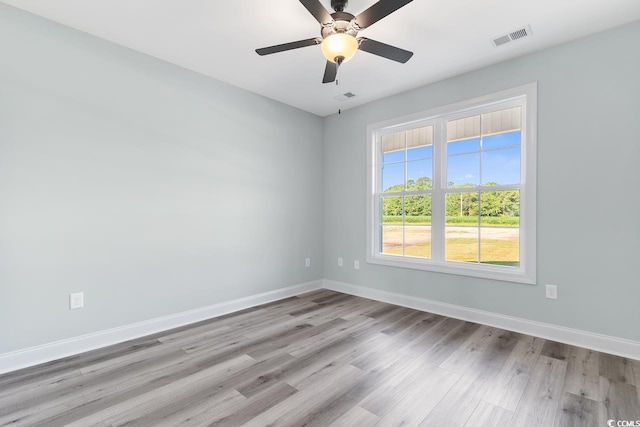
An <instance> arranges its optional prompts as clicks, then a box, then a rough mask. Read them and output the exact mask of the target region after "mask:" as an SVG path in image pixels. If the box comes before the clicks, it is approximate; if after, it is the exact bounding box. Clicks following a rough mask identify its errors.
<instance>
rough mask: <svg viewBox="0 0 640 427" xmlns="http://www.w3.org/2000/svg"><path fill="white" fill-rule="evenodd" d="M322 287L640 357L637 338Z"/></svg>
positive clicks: (328, 284)
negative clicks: (601, 333) (634, 339)
mask: <svg viewBox="0 0 640 427" xmlns="http://www.w3.org/2000/svg"><path fill="white" fill-rule="evenodd" d="M323 287H324V288H326V289H330V290H332V291H337V292H342V293H345V294H350V295H355V296H359V297H364V298H369V299H372V300H376V301H381V302H386V303H389V304H394V305H400V306H403V307H409V308H413V309H416V310H420V311H426V312H429V313H435V314H440V315H443V316H447V317H453V318H456V319H461V320H466V321H470V322H475V323H480V324H483V325H488V326H494V327H497V328H500V329H506V330H509V331H513V332H520V333H523V334H527V335H533V336H536V337H540V338H544V339H549V340H553V341H558V342H562V343H565V344H571V345H575V346H579V347H584V348H588V349H591V350H596V351H600V352H604V353H610V354H615V355H617V356H622V357H628V358H631V359H636V360H640V342H637V341H631V340H626V339H623V338H616V337H611V336H608V335H600V334H595V333H592V332H586V331H581V330H578V329H571V328H565V327H563V326H556V325H552V324H549V323H542V322H536V321H533V320H527V319H522V318H518V317H513V316H505V315H503V314H497V313H491V312H488V311H482V310H476V309H473V308H467V307H462V306H459V305H453V304H447V303H442V302H437V301H431V300H428V299H424V298H418V297H412V296H407V295H402V294H398V293H393V292H386V291H381V290H378V289H372V288H367V287H363V286H356V285H351V284H349V283H343V282H336V281H333V280H326V279H325V280H324V286H323Z"/></svg>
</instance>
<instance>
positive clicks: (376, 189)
mask: <svg viewBox="0 0 640 427" xmlns="http://www.w3.org/2000/svg"><path fill="white" fill-rule="evenodd" d="M508 108H521V111H522V115H521V123H520V124H519V132H520V137H521V139H520V145H519V149H520V157H519V160H520V180H519V182H515V181H517V179H516V180H515V181H514V182H509V183H506V185H502V184H500V185H496V183H491V184H484V185H483V181H478V183H477V185H476V184H465V186H452V182H451V181H450V180H448V177H447V166H448V163H447V162H448V160H447V149H448V148H447V147H448V143H452V142H456V141H455V138H458V136H455V137H454V135H453V131H450V130H449V129H448V126H447V124H449V126H450V125H451V124H452V122H453V121H455V120H457V119H460V118H466V117H467V118H468V117H471V116H474V117H478V116H479V115H485V114H488V113H492V112H496V111H505V109H508ZM536 116H537V84H536V83H535V82H534V83H529V84H526V85H523V86H519V87H516V88H512V89H508V90H505V91H501V92H498V93H493V94H490V95H486V96H482V97H479V98H474V99H470V100H467V101H462V102H458V103H455V104H452V105H447V106H444V107H439V108H435V109H432V110H429V111H425V112H422V113H417V114H412V115H410V116H405V117H400V118H396V119H391V120H387V121H384V122H380V123H374V124H371V125H369V126H368V127H367V218H366V224H367V242H366V244H367V262H368V263H371V264H381V265H388V266H393V267H401V268H412V269H419V270H427V271H435V272H440V273H450V274H458V275H465V276H473V277H481V278H488V279H495V280H505V281H511V282H519V283H528V284H534V283H535V282H536V128H537V117H536ZM483 117H484V116H483ZM483 120H484V118H483ZM482 126H484V125H482ZM424 128H428V129H429V132H431V134H432V136H430V137H429V138H431V137H432V142H429V144H432V147H431V150H432V152H431V154H430V155H431V156H432V161H433V163H432V166H433V169H432V176H431V177H430V178H429V179H430V180H431V181H430V182H429V184H428V185H427V186H423V187H411V188H410V187H409V184H406V185H405V184H404V183H406V182H408V181H407V179H408V178H407V172H406V170H407V169H408V166H405V178H404V179H405V181H404V182H403V184H401V185H400V186H398V185H396V186H394V187H393V188H392V189H391V190H390V189H389V188H386V190H385V189H384V188H383V185H382V180H383V179H382V178H383V176H382V170H383V167H384V166H387V167H388V166H389V164H386V165H383V162H386V161H387V160H383V157H384V156H385V153H384V151H385V150H383V149H381V147H382V144H383V142H382V141H383V137H385V136H388V138H387V140H386V141H390V138H391V137H390V136H389V135H397V134H398V133H399V132H400V133H402V131H409V130H414V131H415V130H417V129H424ZM448 132H449V133H450V135H449V136H447V133H448ZM481 132H484V131H481ZM405 134H408V132H405ZM481 134H482V133H481ZM407 138H408V137H405V142H404V144H405V151H407V150H408V149H407V147H408V146H409V145H408V144H409V143H408V142H406V141H407ZM430 141H431V140H430ZM393 143H394V142H393V141H391V142H385V144H393ZM481 144H482V143H481ZM389 146H390V145H389ZM481 146H482V145H481ZM389 150H390V149H389ZM481 150H482V148H481ZM387 151H388V150H387ZM478 156H479V157H480V158H482V153H480V154H478ZM407 159H408V155H407V154H405V160H404V162H405V163H407V164H408V163H410V162H409V160H407ZM430 161H431V160H430ZM402 162H403V161H402V160H400V161H399V163H402ZM480 162H482V160H480ZM480 168H481V166H480ZM452 170H453V167H452ZM480 174H482V172H480ZM402 185H405V187H404V189H403V188H402ZM384 187H387V185H386V184H385V185H384ZM385 191H386V192H385ZM499 191H514V192H519V212H518V215H519V221H518V225H517V227H518V228H517V229H518V233H519V235H518V237H519V240H518V244H517V249H518V257H519V259H518V262H514V263H510V264H509V263H504V264H505V265H499V264H498V265H496V264H493V263H488V262H487V263H485V262H482V258H481V256H480V245H481V244H480V242H481V238H480V237H478V238H477V240H478V262H461V261H458V260H453V261H452V260H448V259H447V256H446V250H445V246H446V244H448V243H446V242H445V240H446V237H445V230H446V229H447V226H450V225H451V224H447V222H448V221H449V220H450V219H448V218H449V217H447V209H448V208H447V206H445V205H446V200H447V199H446V196H447V194H449V195H451V194H455V193H460V194H462V193H467V192H471V193H475V194H478V195H479V197H478V199H481V198H482V197H483V196H482V195H483V192H485V193H487V192H494V193H495V192H499ZM394 196H397V197H398V198H399V199H402V200H403V202H402V214H401V221H402V222H401V224H402V225H401V227H402V240H401V244H402V250H401V253H399V254H398V253H389V252H388V251H386V249H383V248H384V246H383V245H382V239H383V237H382V235H383V231H382V230H383V229H384V226H385V225H386V223H385V222H384V221H386V218H387V217H384V218H385V219H383V213H382V208H381V200H382V199H384V198H389V197H394ZM407 196H426V197H430V199H429V200H430V205H429V210H430V218H429V221H430V227H429V230H430V237H429V238H430V248H429V250H430V253H429V254H428V255H425V256H410V255H407V254H406V253H405V249H404V248H405V246H404V245H405V240H404V239H405V237H404V236H405V234H406V232H405V229H408V228H410V226H407V225H406V224H408V222H405V220H406V217H405V215H407V213H406V210H405V208H406V203H408V202H406V201H405V200H407V199H406V197H407ZM399 199H398V200H399ZM462 203H463V202H462V196H461V201H460V206H462ZM477 203H478V204H479V203H480V202H479V201H478V202H477ZM476 209H477V211H478V213H477V216H478V224H477V229H478V233H480V232H481V230H482V229H483V226H484V225H483V221H484V219H483V218H484V217H483V215H484V214H483V213H482V211H481V208H480V207H476Z"/></svg>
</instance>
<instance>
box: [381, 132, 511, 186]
mask: <svg viewBox="0 0 640 427" xmlns="http://www.w3.org/2000/svg"><path fill="white" fill-rule="evenodd" d="M520 141H521V131H516V132H508V133H503V134H499V135H491V136H485V137H483V139H482V151H481V150H480V138H471V139H466V140H461V141H454V142H450V143H448V144H447V182H448V183H453V186H458V185H464V184H472V185H480V184H487V183H492V182H494V183H497V184H500V185H507V184H519V183H520V158H521V156H520ZM432 156H433V146H431V145H428V146H422V147H416V148H412V149H409V150H407V151H406V157H407V159H406V160H408V162H406V163H405V151H404V150H400V151H393V152H389V153H384V156H383V162H384V163H385V165H384V166H383V168H382V189H383V191H385V190H387V189H388V188H389V187H392V186H395V185H398V184H402V183H404V177H405V164H406V165H407V166H406V167H407V170H406V172H407V179H413V180H414V181H415V180H417V179H418V178H420V177H423V176H427V177H429V178H431V179H433V160H432ZM481 156H482V157H481ZM415 159H424V160H419V161H412V160H415ZM481 159H482V162H481V161H480V160H481ZM395 162H400V163H395ZM387 163H392V164H387ZM481 164H482V171H480V168H481V166H480V165H481ZM481 172H482V174H481ZM481 179H482V183H481V182H480V180H481Z"/></svg>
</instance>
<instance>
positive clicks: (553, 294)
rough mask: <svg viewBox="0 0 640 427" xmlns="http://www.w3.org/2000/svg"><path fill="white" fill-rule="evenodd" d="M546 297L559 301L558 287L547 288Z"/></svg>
mask: <svg viewBox="0 0 640 427" xmlns="http://www.w3.org/2000/svg"><path fill="white" fill-rule="evenodd" d="M545 291H546V295H545V296H546V297H547V298H549V299H558V287H557V286H556V285H546V286H545Z"/></svg>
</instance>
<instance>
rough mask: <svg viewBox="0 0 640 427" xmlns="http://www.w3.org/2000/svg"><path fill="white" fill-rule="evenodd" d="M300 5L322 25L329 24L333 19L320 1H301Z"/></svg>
mask: <svg viewBox="0 0 640 427" xmlns="http://www.w3.org/2000/svg"><path fill="white" fill-rule="evenodd" d="M300 3H302V5H303V6H304V7H306V8H307V10H308V11H309V12H310V13H311V14H312V15H313V17H314V18H316V20H317V21H318V22H319V23H320V24H328V23H329V22H331V21H333V18H332V17H331V15H330V14H329V12H328V11H327V9H325V8H324V6H323V5H322V3H320V1H319V0H300Z"/></svg>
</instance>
